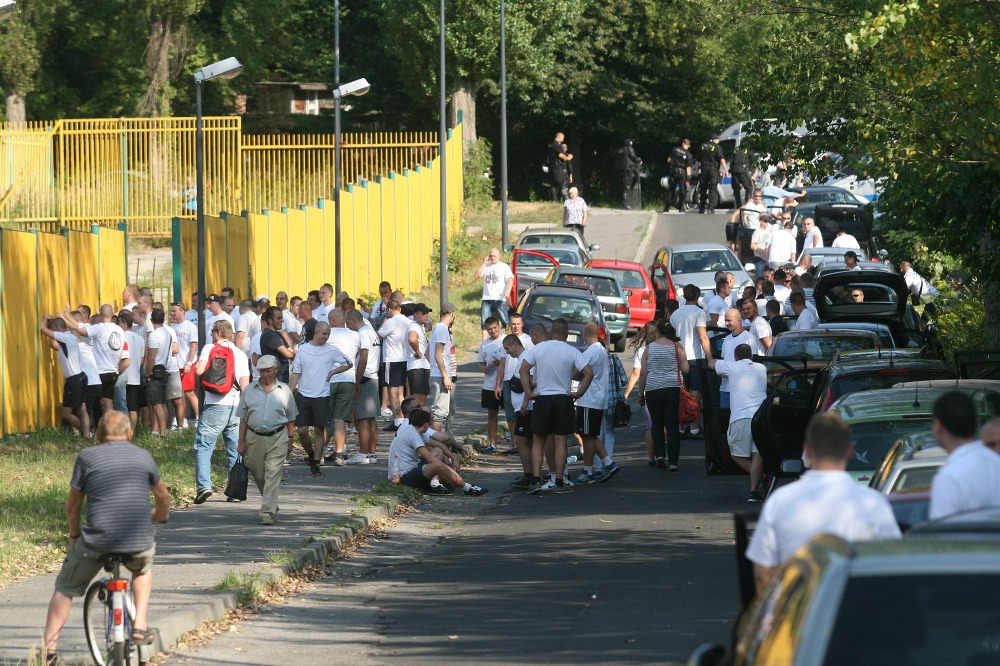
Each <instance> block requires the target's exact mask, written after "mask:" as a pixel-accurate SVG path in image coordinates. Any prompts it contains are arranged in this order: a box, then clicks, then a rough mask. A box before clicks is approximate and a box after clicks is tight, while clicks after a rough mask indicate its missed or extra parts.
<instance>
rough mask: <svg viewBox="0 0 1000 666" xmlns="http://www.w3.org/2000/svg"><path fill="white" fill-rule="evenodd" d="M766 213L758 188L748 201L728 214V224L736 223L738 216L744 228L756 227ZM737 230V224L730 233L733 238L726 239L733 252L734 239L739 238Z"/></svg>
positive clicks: (734, 248)
mask: <svg viewBox="0 0 1000 666" xmlns="http://www.w3.org/2000/svg"><path fill="white" fill-rule="evenodd" d="M766 215H767V206H765V205H764V195H763V194H761V191H760V190H759V189H758V190H754V191H753V198H752V199H751V200H750V201H748V202H746V203H745V204H743V205H742V206H740V207H739V208H737V209H736V210H734V211H733V213H732V215H730V216H729V224H730V225H736V224H737V221H736V220H737V218H739V219H740V220H741V221H742V227H743V228H744V229H757V225H758V224H759V222H760V220H761V219H764V217H765V216H766ZM729 230H730V228H727V229H726V231H727V232H729ZM739 230H740V226H739V225H737V226H736V229H735V234H732V235H734V236H735V238H730V239H728V240H729V249H730V250H732V251H733V252H735V251H736V241H737V240H738V239H739ZM727 235H729V234H727Z"/></svg>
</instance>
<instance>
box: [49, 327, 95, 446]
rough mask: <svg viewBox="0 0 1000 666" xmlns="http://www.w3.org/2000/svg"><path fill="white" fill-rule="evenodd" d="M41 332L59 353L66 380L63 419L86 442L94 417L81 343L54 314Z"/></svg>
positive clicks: (58, 356)
mask: <svg viewBox="0 0 1000 666" xmlns="http://www.w3.org/2000/svg"><path fill="white" fill-rule="evenodd" d="M74 328H76V326H75V325H74ZM39 329H40V330H41V331H42V334H43V335H45V336H46V337H48V338H49V342H50V344H51V346H52V349H54V350H55V351H56V358H58V359H59V367H60V369H61V370H62V374H63V379H64V380H65V383H64V384H63V401H62V420H63V422H64V423H67V424H69V426H70V427H72V428H76V429H77V430H79V431H80V434H81V435H82V436H83V438H84V439H90V415H89V414H88V413H87V407H86V397H87V373H85V372H84V371H83V364H82V362H81V360H80V340H79V339H78V338H77V336H76V334H75V333H71V332H70V330H69V329H68V327H67V326H66V322H65V321H63V320H62V319H58V318H56V317H53V316H51V315H45V317H44V318H43V319H42V323H41V326H39Z"/></svg>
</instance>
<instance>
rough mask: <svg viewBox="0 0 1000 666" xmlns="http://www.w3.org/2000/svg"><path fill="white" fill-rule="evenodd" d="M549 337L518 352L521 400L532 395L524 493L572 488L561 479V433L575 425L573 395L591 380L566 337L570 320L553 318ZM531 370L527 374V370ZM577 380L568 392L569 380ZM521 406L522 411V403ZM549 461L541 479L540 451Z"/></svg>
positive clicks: (563, 441)
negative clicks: (529, 474) (544, 479)
mask: <svg viewBox="0 0 1000 666" xmlns="http://www.w3.org/2000/svg"><path fill="white" fill-rule="evenodd" d="M550 335H551V337H552V339H551V340H546V341H545V342H542V343H541V344H538V345H535V346H534V347H533V348H531V349H529V350H528V351H526V352H524V353H523V354H522V355H521V367H520V369H519V370H518V372H519V373H520V379H521V385H522V387H523V388H524V400H525V405H527V404H528V403H530V402H531V401H532V400H534V409H533V410H532V416H531V430H532V444H531V468H532V469H531V471H532V479H531V486H530V488H529V489H528V493H529V494H534V493H538V492H547V491H555V492H556V493H567V492H573V487H572V486H570V485H567V484H566V482H565V481H564V480H563V472H564V471H565V469H566V438H567V437H568V436H569V434H570V433H571V432H573V430H574V427H573V426H574V425H575V421H576V418H575V417H576V414H575V410H574V408H573V400H575V399H576V398H579V397H580V396H581V395H583V394H584V393H586V392H587V389H588V388H589V387H590V384H591V382H592V381H593V380H594V371H593V370H591V368H590V366H589V365H587V360H586V359H585V358H583V354H581V353H580V352H579V351H577V349H576V348H575V347H573V346H572V345H570V344H569V343H567V342H566V338H567V337H569V325H568V324H567V323H566V320H565V319H562V318H561V317H560V318H559V319H556V320H555V321H553V322H552V330H551V333H550ZM532 368H534V370H535V375H534V378H532V375H531V370H532ZM577 378H579V379H580V384H579V385H578V387H577V390H576V391H572V390H571V389H572V383H573V380H574V379H577ZM521 409H522V411H525V410H526V407H525V406H522V408H521ZM543 453H544V454H545V459H546V460H547V461H548V463H549V470H550V471H551V472H552V476H551V478H550V479H549V480H548V481H547V482H546V483H545V484H542V480H541V477H542V454H543Z"/></svg>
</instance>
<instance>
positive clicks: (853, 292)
mask: <svg viewBox="0 0 1000 666" xmlns="http://www.w3.org/2000/svg"><path fill="white" fill-rule="evenodd" d="M823 298H824V300H825V301H826V302H827V303H828V304H830V305H844V304H848V303H896V302H897V301H898V300H899V295H898V294H897V293H896V290H895V289H892V288H890V287H888V286H887V285H884V284H879V283H877V282H852V283H850V284H845V285H837V286H836V287H834V288H833V289H831V290H829V291H827V292H826V293H824V294H823Z"/></svg>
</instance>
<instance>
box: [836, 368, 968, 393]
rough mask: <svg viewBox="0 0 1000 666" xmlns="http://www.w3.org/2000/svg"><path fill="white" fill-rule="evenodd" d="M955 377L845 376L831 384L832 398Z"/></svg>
mask: <svg viewBox="0 0 1000 666" xmlns="http://www.w3.org/2000/svg"><path fill="white" fill-rule="evenodd" d="M953 378H954V375H952V374H951V373H950V372H947V371H945V370H902V369H895V370H874V371H872V373H871V374H867V375H845V376H843V377H837V378H836V379H834V380H833V381H832V382H830V396H831V398H832V399H833V400H836V399H838V398H840V397H841V396H844V395H847V394H848V393H857V392H858V391H871V390H872V389H883V388H891V387H892V385H893V384H898V383H900V382H915V381H922V380H925V379H953Z"/></svg>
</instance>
